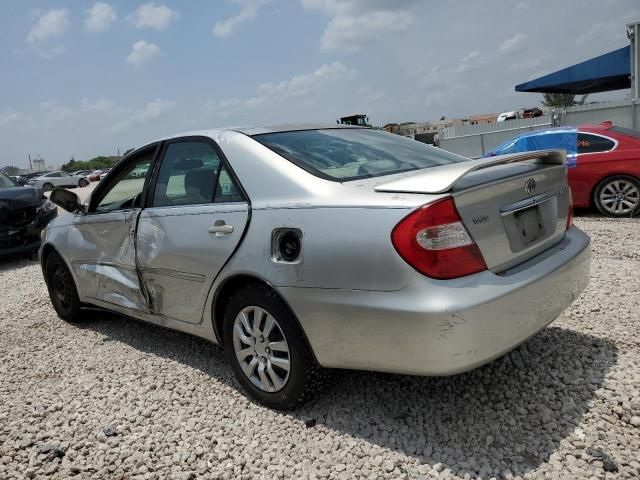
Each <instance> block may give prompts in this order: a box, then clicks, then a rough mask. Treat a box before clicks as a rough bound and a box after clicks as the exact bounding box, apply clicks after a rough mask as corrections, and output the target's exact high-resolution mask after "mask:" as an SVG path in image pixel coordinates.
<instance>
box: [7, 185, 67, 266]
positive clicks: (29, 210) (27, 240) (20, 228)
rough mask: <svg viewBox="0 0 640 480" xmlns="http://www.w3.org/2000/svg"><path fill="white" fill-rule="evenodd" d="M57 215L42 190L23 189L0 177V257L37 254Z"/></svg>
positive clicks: (34, 188) (26, 187)
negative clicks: (41, 234)
mask: <svg viewBox="0 0 640 480" xmlns="http://www.w3.org/2000/svg"><path fill="white" fill-rule="evenodd" d="M57 214H58V209H57V207H56V206H55V205H54V204H53V203H51V202H50V201H49V200H47V199H46V198H45V197H44V196H43V192H42V189H41V188H38V187H31V186H28V185H26V186H20V185H19V184H17V183H16V182H15V181H14V180H12V179H11V178H9V177H8V176H6V175H5V174H3V173H0V256H5V255H19V254H23V253H25V254H26V253H31V252H33V251H35V250H37V249H38V248H39V247H40V232H42V229H43V228H44V227H46V226H47V224H48V223H49V222H50V221H51V220H52V219H54V218H55V217H56V215H57Z"/></svg>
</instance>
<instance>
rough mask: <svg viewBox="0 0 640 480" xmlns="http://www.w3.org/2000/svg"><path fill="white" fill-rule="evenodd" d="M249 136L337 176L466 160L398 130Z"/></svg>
mask: <svg viewBox="0 0 640 480" xmlns="http://www.w3.org/2000/svg"><path fill="white" fill-rule="evenodd" d="M252 138H253V139H254V140H256V141H258V142H260V143H261V144H263V145H264V146H266V147H268V148H269V149H271V150H273V151H274V152H276V153H277V154H279V155H281V156H283V157H284V158H286V159H287V160H289V161H291V162H292V163H294V164H296V165H298V166H299V167H301V168H303V169H305V170H307V171H308V172H310V173H313V174H314V175H316V176H318V177H321V178H326V179H329V180H336V181H349V180H356V179H359V178H368V177H376V176H381V175H391V174H394V173H401V172H407V171H410V170H418V169H422V168H430V167H435V166H438V165H447V164H450V163H458V162H464V161H466V160H467V159H466V158H464V157H461V156H459V155H456V154H453V153H450V152H447V151H445V150H441V149H439V148H435V147H432V146H429V145H426V144H424V143H422V142H418V141H416V140H412V139H409V138H405V137H402V136H400V135H395V134H392V133H387V132H382V131H379V130H370V129H364V128H362V129H361V128H353V129H351V128H334V129H321V130H301V131H292V132H276V133H265V134H260V135H254V136H253V137H252Z"/></svg>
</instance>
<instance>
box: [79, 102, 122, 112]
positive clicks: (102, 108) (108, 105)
mask: <svg viewBox="0 0 640 480" xmlns="http://www.w3.org/2000/svg"><path fill="white" fill-rule="evenodd" d="M113 107H114V105H113V102H112V101H111V100H107V99H106V98H101V99H99V100H96V101H95V102H91V101H90V100H89V99H87V98H83V99H82V102H81V104H80V109H81V110H82V111H83V112H91V113H105V112H108V111H110V110H112V109H113Z"/></svg>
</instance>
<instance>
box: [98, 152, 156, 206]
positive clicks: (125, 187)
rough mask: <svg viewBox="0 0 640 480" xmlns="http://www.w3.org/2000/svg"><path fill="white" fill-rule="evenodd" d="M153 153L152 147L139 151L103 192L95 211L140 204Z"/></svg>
mask: <svg viewBox="0 0 640 480" xmlns="http://www.w3.org/2000/svg"><path fill="white" fill-rule="evenodd" d="M153 153H154V149H151V150H148V151H146V152H143V153H141V154H140V156H139V157H137V159H136V160H133V161H132V163H130V164H129V165H128V166H127V168H126V169H125V170H124V171H123V172H121V173H120V175H118V177H116V180H115V182H114V183H112V184H111V185H110V186H109V187H108V188H107V190H106V193H103V195H102V198H101V200H100V201H99V202H98V205H97V206H96V209H95V211H96V212H102V213H104V212H112V211H114V210H124V209H128V208H135V207H139V206H140V205H141V203H142V191H143V190H144V182H145V179H146V178H147V175H149V170H150V166H151V162H152V160H153Z"/></svg>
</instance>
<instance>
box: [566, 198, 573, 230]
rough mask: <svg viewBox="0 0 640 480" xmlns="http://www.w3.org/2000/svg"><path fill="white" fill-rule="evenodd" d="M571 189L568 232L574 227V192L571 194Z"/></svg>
mask: <svg viewBox="0 0 640 480" xmlns="http://www.w3.org/2000/svg"><path fill="white" fill-rule="evenodd" d="M568 188H569V211H568V212H567V230H569V228H571V225H573V192H571V187H568Z"/></svg>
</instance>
